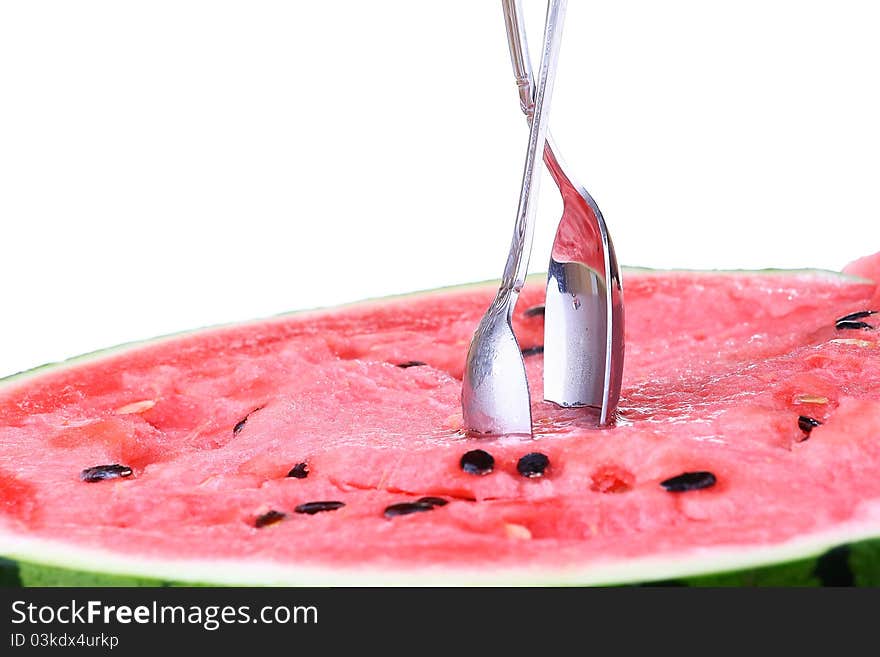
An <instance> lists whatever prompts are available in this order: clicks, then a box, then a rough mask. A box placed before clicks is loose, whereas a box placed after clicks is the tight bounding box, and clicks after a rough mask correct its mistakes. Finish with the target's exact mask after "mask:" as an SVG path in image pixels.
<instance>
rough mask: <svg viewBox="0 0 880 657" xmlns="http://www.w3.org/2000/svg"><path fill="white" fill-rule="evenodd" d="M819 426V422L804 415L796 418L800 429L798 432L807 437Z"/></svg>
mask: <svg viewBox="0 0 880 657" xmlns="http://www.w3.org/2000/svg"><path fill="white" fill-rule="evenodd" d="M820 424H822V423H821V422H819V420H817V419H815V418H812V417H808V416H806V415H801V416H799V417H798V427H800V430H801V431H803V432H804V433H805V434H807V435H810V432H811V431H812V430H813V429H814V428H815V427H818V426H819V425H820Z"/></svg>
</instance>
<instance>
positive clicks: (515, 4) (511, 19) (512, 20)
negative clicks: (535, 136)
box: [501, 0, 535, 123]
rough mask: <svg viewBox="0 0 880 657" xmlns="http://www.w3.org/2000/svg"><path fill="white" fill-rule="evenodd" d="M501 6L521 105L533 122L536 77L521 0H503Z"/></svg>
mask: <svg viewBox="0 0 880 657" xmlns="http://www.w3.org/2000/svg"><path fill="white" fill-rule="evenodd" d="M501 7H502V9H503V10H504V25H505V27H506V31H507V45H508V46H509V50H510V63H511V65H512V66H513V75H514V77H515V78H516V86H517V88H518V89H519V106H520V109H521V110H522V111H523V114H525V115H526V117H528V119H529V123H531V122H532V115H533V114H534V113H535V83H534V79H535V78H534V76H533V75H532V60H531V58H530V57H529V42H528V39H526V28H525V23H524V22H523V13H522V10H521V6H520V0H501Z"/></svg>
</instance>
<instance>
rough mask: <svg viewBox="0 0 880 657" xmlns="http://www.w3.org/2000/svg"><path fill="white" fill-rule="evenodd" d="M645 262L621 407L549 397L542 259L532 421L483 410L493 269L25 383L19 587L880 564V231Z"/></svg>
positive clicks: (82, 362)
mask: <svg viewBox="0 0 880 657" xmlns="http://www.w3.org/2000/svg"><path fill="white" fill-rule="evenodd" d="M625 275H626V279H625V282H626V310H627V325H626V330H627V336H626V339H627V354H626V370H625V377H624V384H623V391H622V396H621V405H620V412H619V417H618V419H617V423H616V426H615V427H614V428H610V429H603V430H598V429H593V428H590V427H589V426H588V425H587V424H586V423H584V422H583V420H582V419H581V417H580V415H579V413H577V412H575V411H572V410H564V409H560V408H557V407H555V406H553V405H552V404H548V403H544V402H541V401H538V400H540V399H541V398H542V390H541V368H542V356H541V353H540V349H539V347H540V346H541V345H542V324H543V322H542V318H541V308H540V304H541V303H542V297H543V290H542V279H532V280H531V281H530V282H529V284H528V285H527V287H526V289H525V291H524V293H523V295H522V297H521V299H520V302H519V305H518V309H517V317H516V318H515V329H516V332H517V335H518V337H519V340H520V344H521V346H522V348H523V350H524V353H526V354H527V356H526V364H527V369H528V373H529V377H530V381H531V386H532V396H533V399H534V400H535V401H534V402H533V411H532V412H533V416H534V422H535V430H536V435H535V437H534V439H533V440H522V439H507V440H474V439H470V438H466V437H465V436H464V435H463V434H462V431H461V409H460V401H459V395H460V384H461V382H460V377H461V373H462V367H463V361H464V356H465V353H466V350H467V344H468V342H469V340H470V337H471V335H472V334H473V331H474V328H475V326H476V323H477V321H478V320H479V317H480V316H481V315H482V313H483V311H484V310H485V308H486V306H487V304H488V302H489V300H490V299H491V297H492V295H493V294H494V290H495V284H493V283H486V284H477V285H473V286H467V287H460V288H453V289H447V290H441V291H435V292H430V293H420V294H414V295H410V296H406V297H399V298H392V299H383V300H378V301H370V302H365V303H361V304H355V305H352V306H346V307H342V308H335V309H329V310H319V311H308V312H303V313H298V314H292V315H286V316H282V317H277V318H272V319H268V320H261V321H256V322H251V323H246V324H240V325H235V326H226V327H220V328H210V329H203V330H199V331H194V332H190V333H185V334H180V335H175V336H171V337H163V338H159V339H156V340H153V341H147V342H143V343H139V344H133V345H125V346H122V347H117V348H114V349H111V350H108V351H104V352H99V353H95V354H89V355H86V356H82V357H79V358H77V359H75V360H72V361H69V362H66V363H62V364H58V365H50V366H46V367H43V368H39V369H36V370H33V371H30V372H26V373H23V374H20V375H17V376H14V377H12V378H9V379H6V380H5V381H4V382H3V383H2V384H0V555H4V558H3V560H2V562H0V563H2V571H3V572H4V573H5V575H4V577H5V582H6V583H21V584H87V583H100V584H108V583H123V584H133V583H146V584H159V583H172V582H178V583H215V584H253V585H298V584H303V585H335V586H338V585H365V584H375V585H400V584H402V585H436V584H441V585H470V584H480V585H508V584H517V585H518V584H551V585H556V584H566V585H568V584H620V583H641V582H651V581H658V580H659V581H664V582H669V581H685V580H687V581H695V582H709V583H713V584H719V583H751V584H759V583H771V584H810V583H814V584H815V583H823V582H825V583H829V582H832V581H834V582H840V583H855V584H874V585H878V584H880V540H878V537H880V314H878V315H874V314H872V313H873V311H875V310H880V288H878V285H877V284H876V283H875V282H874V281H876V280H880V254H878V255H876V256H872V257H869V258H865V259H863V260H861V261H859V262H857V263H854V264H853V265H852V266H850V267H849V268H847V270H846V273H844V274H840V273H832V272H825V271H759V272H688V271H678V272H654V271H647V270H628V271H626V272H625ZM875 325H876V326H877V327H878V330H874V326H875ZM693 578H696V579H693Z"/></svg>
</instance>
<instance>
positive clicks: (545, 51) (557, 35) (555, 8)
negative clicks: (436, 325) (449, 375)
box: [501, 0, 567, 315]
mask: <svg viewBox="0 0 880 657" xmlns="http://www.w3.org/2000/svg"><path fill="white" fill-rule="evenodd" d="M566 5H567V2H566V0H550V1H549V3H548V5H547V17H546V20H545V23H544V45H543V48H542V51H541V67H540V70H539V72H538V81H537V88H536V90H535V114H534V118H533V120H532V123H531V127H530V128H529V145H528V151H527V152H526V161H525V165H524V167H523V178H522V186H521V188H520V196H519V205H518V207H517V213H516V225H515V227H514V233H513V240H512V241H511V245H510V254H509V255H508V258H507V263H506V265H505V267H504V277H503V279H502V284H501V288H502V290H503V291H504V292H507V293H508V294H509V295H511V296H510V298H511V300H512V301H513V303H508V304H507V312H508V315H512V314H513V305H514V303H515V301H516V297H517V296H518V295H519V292H520V290H521V289H522V287H523V285H524V283H525V274H526V270H527V269H528V264H529V256H530V255H531V250H532V237H533V235H534V232H535V212H536V210H537V205H536V201H537V196H538V186H539V182H540V175H539V174H540V168H539V166H538V162H539V160H538V148H539V145H540V147H541V152H542V153H543V146H544V142H545V141H546V139H547V125H548V123H549V118H550V99H551V97H552V95H553V83H554V82H555V79H556V63H557V60H558V59H559V43H560V41H561V37H562V24H563V21H564V19H565V8H566Z"/></svg>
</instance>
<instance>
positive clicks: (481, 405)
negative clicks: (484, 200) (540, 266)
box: [461, 0, 566, 435]
mask: <svg viewBox="0 0 880 657" xmlns="http://www.w3.org/2000/svg"><path fill="white" fill-rule="evenodd" d="M565 7H566V0H549V2H548V4H547V15H546V19H545V23H544V45H543V48H542V51H541V67H540V71H539V74H538V82H537V86H536V89H535V103H534V112H533V120H532V121H531V126H530V129H529V143H528V150H527V151H526V161H525V166H524V169H523V178H522V187H521V189H520V196H519V206H518V207H517V213H516V224H515V227H514V233H513V240H512V242H511V245H510V254H509V255H508V258H507V263H506V265H505V267H504V276H503V278H502V280H501V286H500V287H499V289H498V293H497V294H496V296H495V300H494V301H493V302H492V304H491V305H490V306H489V309H488V310H487V311H486V314H485V315H483V318H482V320H481V321H480V324H479V326H478V327H477V331H476V333H475V334H474V337H473V340H471V344H470V348H469V349H468V355H467V362H466V365H465V371H464V377H463V380H462V392H461V402H462V413H463V416H464V425H465V430H466V431H467V432H468V434H470V435H515V434H520V435H531V433H532V412H531V403H530V397H529V383H528V379H527V378H526V370H525V364H524V363H523V357H522V353H521V352H520V347H519V343H518V342H517V340H516V336H515V335H514V334H513V327H512V325H511V320H512V318H513V310H514V307H515V306H516V301H517V299H518V298H519V293H520V291H521V290H522V287H523V284H524V283H525V274H526V270H527V268H528V262H529V255H530V253H531V249H532V236H533V234H534V228H535V221H534V220H535V209H536V201H537V194H538V183H539V180H540V176H539V174H540V167H539V166H538V159H537V151H538V148H542V149H543V148H544V142H545V141H546V137H547V123H548V118H549V108H550V107H549V106H550V98H551V96H552V94H553V83H554V80H555V77H556V63H557V60H558V57H559V43H560V39H561V37H562V23H563V20H564V17H565Z"/></svg>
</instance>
